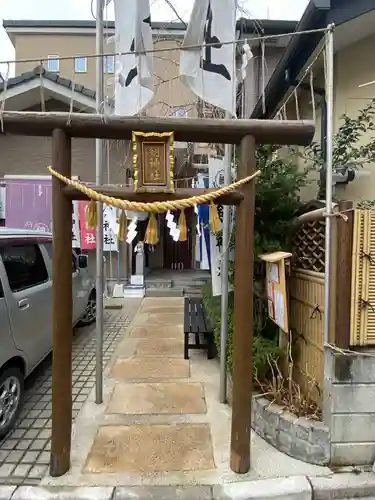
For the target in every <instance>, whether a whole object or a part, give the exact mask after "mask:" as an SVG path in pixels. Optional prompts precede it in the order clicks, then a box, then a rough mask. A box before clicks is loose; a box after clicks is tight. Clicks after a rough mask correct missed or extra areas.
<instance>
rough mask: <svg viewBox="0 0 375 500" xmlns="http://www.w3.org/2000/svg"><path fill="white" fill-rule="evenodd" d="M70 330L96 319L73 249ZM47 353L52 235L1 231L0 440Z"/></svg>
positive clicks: (92, 295) (90, 287)
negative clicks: (25, 381)
mask: <svg viewBox="0 0 375 500" xmlns="http://www.w3.org/2000/svg"><path fill="white" fill-rule="evenodd" d="M72 273H73V326H74V325H76V324H80V325H88V324H90V323H92V322H93V321H95V318H96V291H95V287H94V280H93V279H92V278H91V277H90V276H89V275H88V273H87V256H86V255H77V254H76V253H75V252H74V251H72ZM51 349H52V234H50V233H42V232H39V231H29V230H23V229H9V228H0V438H2V437H4V436H5V435H6V434H7V433H8V432H9V430H10V429H11V428H12V427H13V426H14V424H15V422H16V420H17V417H18V414H19V412H20V410H21V406H22V402H23V391H24V379H25V378H26V377H27V376H28V375H29V374H30V373H31V371H32V370H33V369H34V368H35V367H36V366H37V365H38V364H39V363H40V362H41V361H42V360H43V359H44V358H45V357H46V356H47V355H48V354H49V353H50V351H51Z"/></svg>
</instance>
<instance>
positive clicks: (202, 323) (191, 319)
mask: <svg viewBox="0 0 375 500" xmlns="http://www.w3.org/2000/svg"><path fill="white" fill-rule="evenodd" d="M184 334H185V342H184V358H185V359H189V349H206V350H207V359H213V358H214V357H215V356H216V346H215V341H214V333H213V328H212V326H211V323H210V320H209V318H208V316H207V314H206V311H205V310H204V305H203V300H202V299H199V298H190V297H185V310H184ZM191 335H194V340H195V342H194V343H192V344H191V343H189V340H190V337H191Z"/></svg>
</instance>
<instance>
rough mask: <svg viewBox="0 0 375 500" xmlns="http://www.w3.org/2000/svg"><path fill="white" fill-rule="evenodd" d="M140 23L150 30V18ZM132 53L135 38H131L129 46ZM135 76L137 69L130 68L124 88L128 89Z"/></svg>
mask: <svg viewBox="0 0 375 500" xmlns="http://www.w3.org/2000/svg"><path fill="white" fill-rule="evenodd" d="M142 22H143V23H145V24H148V25H149V26H150V28H151V16H148V17H146V19H143V21H142ZM134 51H135V38H133V40H132V43H131V45H130V52H134ZM137 75H138V69H137V66H135V67H134V68H132V69H131V70H130V71H129V73H128V76H127V77H126V80H125V87H129V85H130V84H131V82H132V81H133V80H134V78H135V77H136V76H137Z"/></svg>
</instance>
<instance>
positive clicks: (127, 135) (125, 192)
mask: <svg viewBox="0 0 375 500" xmlns="http://www.w3.org/2000/svg"><path fill="white" fill-rule="evenodd" d="M2 124H3V131H4V133H6V134H18V135H28V136H47V137H48V136H51V137H52V167H53V169H54V170H55V171H56V172H58V173H60V174H62V175H63V176H65V177H68V178H70V177H71V175H72V167H71V161H72V159H71V154H72V152H71V138H72V137H80V138H102V139H121V140H130V139H131V138H132V132H133V131H139V132H158V133H163V132H172V131H173V132H174V137H175V140H176V141H183V142H207V143H221V144H225V143H231V144H237V145H240V165H239V168H238V172H237V174H238V178H239V179H243V178H245V177H248V176H250V175H252V174H253V173H254V172H255V166H256V161H255V147H256V144H279V145H307V144H309V143H310V142H311V140H312V138H313V136H314V131H315V130H314V123H313V122H299V121H277V120H213V119H204V120H202V119H193V118H186V119H185V118H184V119H181V118H169V117H166V118H144V117H140V118H138V117H137V118H134V117H131V118H129V117H126V118H125V117H116V116H111V117H106V119H105V121H104V120H103V117H102V116H100V115H94V114H80V113H72V114H70V113H51V112H50V113H39V112H4V113H3V114H2ZM26 161H27V158H26ZM52 187H53V203H52V206H53V238H54V239H53V370H52V446H51V462H50V473H51V475H52V476H61V475H63V474H65V473H66V472H67V471H68V470H69V468H70V453H71V430H72V338H73V329H72V260H71V248H72V224H71V219H72V201H73V200H79V199H87V197H86V196H85V195H84V194H82V193H81V192H79V191H78V190H76V189H75V188H72V187H71V186H66V185H65V184H64V183H63V182H62V181H60V180H59V179H57V178H56V177H53V184H52ZM91 187H92V188H93V189H94V190H95V191H97V192H99V193H102V194H106V195H108V196H112V197H115V198H119V199H125V200H129V201H143V202H153V201H164V200H169V201H170V200H181V199H185V198H189V197H192V196H197V195H200V194H206V193H208V192H210V191H214V190H212V189H211V190H210V189H187V188H184V189H176V190H175V193H173V194H165V193H163V194H160V193H135V192H134V191H133V189H131V188H122V187H116V186H114V185H102V186H91ZM254 199H255V185H254V182H251V183H249V184H246V185H244V186H243V187H241V189H239V190H237V191H234V192H232V193H228V194H226V195H225V196H222V197H221V198H219V199H217V200H216V201H215V203H218V204H226V205H236V206H237V210H236V236H237V237H236V260H235V287H234V290H235V317H234V324H235V332H234V352H233V401H232V430H231V445H230V450H231V453H230V467H231V469H232V470H233V471H234V472H237V473H246V472H248V470H249V469H250V431H251V398H252V344H253V339H252V335H253V332H252V328H253V257H254V255H253V232H254Z"/></svg>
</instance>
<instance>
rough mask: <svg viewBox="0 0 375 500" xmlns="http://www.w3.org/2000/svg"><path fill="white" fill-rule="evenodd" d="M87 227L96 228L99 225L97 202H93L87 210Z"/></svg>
mask: <svg viewBox="0 0 375 500" xmlns="http://www.w3.org/2000/svg"><path fill="white" fill-rule="evenodd" d="M86 223H87V227H90V228H92V229H93V228H95V227H96V226H97V224H98V211H97V206H96V201H94V200H91V201H90V202H89V204H88V206H87V208H86Z"/></svg>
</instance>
